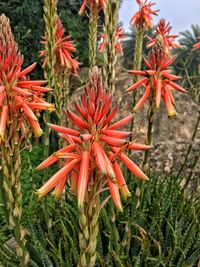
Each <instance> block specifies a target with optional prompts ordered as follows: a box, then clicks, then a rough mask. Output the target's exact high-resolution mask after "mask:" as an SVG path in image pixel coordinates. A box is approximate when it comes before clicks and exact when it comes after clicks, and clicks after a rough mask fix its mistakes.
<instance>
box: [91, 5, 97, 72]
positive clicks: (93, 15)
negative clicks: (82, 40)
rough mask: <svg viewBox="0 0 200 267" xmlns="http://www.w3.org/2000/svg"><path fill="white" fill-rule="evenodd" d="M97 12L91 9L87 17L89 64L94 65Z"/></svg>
mask: <svg viewBox="0 0 200 267" xmlns="http://www.w3.org/2000/svg"><path fill="white" fill-rule="evenodd" d="M97 31H98V14H96V12H95V11H94V10H93V9H92V10H91V11H90V17H89V65H90V68H93V67H94V66H95V65H96V54H97Z"/></svg>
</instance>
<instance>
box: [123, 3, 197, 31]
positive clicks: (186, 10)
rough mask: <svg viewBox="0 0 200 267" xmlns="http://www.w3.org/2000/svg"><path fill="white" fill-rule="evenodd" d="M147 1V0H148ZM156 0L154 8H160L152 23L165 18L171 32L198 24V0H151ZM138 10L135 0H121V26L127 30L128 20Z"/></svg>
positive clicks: (188, 28) (187, 28)
mask: <svg viewBox="0 0 200 267" xmlns="http://www.w3.org/2000/svg"><path fill="white" fill-rule="evenodd" d="M148 2H149V1H148ZM151 2H156V5H155V6H153V10H154V9H160V12H159V13H158V16H154V19H153V24H157V22H158V20H159V19H160V18H165V19H166V21H167V22H170V25H171V26H172V31H171V33H174V34H178V33H179V32H180V31H185V30H190V28H191V25H192V24H195V25H196V24H198V25H199V26H200V0H151ZM137 10H138V4H137V2H136V0H123V3H122V7H121V10H120V17H119V19H120V21H121V22H123V28H124V29H125V30H126V31H128V29H129V25H130V24H129V21H130V19H131V17H132V16H133V15H134V13H135V12H136V11H137Z"/></svg>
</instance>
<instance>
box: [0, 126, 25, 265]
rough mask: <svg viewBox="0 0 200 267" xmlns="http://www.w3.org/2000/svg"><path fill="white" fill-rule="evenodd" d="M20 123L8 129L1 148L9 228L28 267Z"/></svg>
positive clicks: (20, 255) (20, 258) (21, 261)
mask: <svg viewBox="0 0 200 267" xmlns="http://www.w3.org/2000/svg"><path fill="white" fill-rule="evenodd" d="M17 123H18V122H14V123H13V127H9V126H8V127H7V130H6V134H5V136H6V138H5V140H7V141H6V144H3V145H2V147H1V153H2V167H3V173H4V181H3V189H4V191H5V195H6V200H7V210H8V214H9V226H10V228H11V229H12V230H13V232H14V236H15V240H16V243H17V247H16V251H17V255H18V257H19V260H20V266H21V267H27V266H28V262H29V253H28V251H27V249H26V247H25V244H26V239H25V234H26V232H25V230H24V229H23V227H22V226H21V214H22V208H21V201H22V194H21V183H20V174H21V157H20V148H19V134H18V132H17V133H14V132H13V131H15V130H14V129H16V126H17Z"/></svg>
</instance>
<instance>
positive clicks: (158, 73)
mask: <svg viewBox="0 0 200 267" xmlns="http://www.w3.org/2000/svg"><path fill="white" fill-rule="evenodd" d="M175 59H176V57H175V56H174V57H172V58H169V57H168V56H167V55H166V53H165V49H163V47H162V45H161V46H160V45H156V46H155V47H154V48H153V49H152V51H151V53H150V54H149V56H148V59H144V64H145V66H146V67H147V70H144V71H140V70H139V71H138V70H129V71H128V72H129V73H130V74H134V75H140V76H142V79H140V80H139V81H138V82H136V83H134V84H133V85H132V86H130V87H129V88H128V89H127V90H126V91H127V92H130V91H133V90H135V89H137V88H138V87H140V86H143V87H144V89H145V91H144V94H143V96H142V97H141V99H140V100H139V101H138V102H137V104H136V105H135V108H134V111H137V110H138V109H139V108H140V107H141V106H142V105H143V104H144V102H145V101H146V100H147V99H148V98H149V97H150V96H151V94H152V93H153V95H155V97H154V104H155V107H156V109H158V108H159V106H160V102H161V99H163V100H164V102H165V104H166V107H167V111H168V115H169V116H170V117H171V116H174V115H176V110H175V101H174V98H173V96H172V92H173V91H174V90H175V91H179V92H183V93H186V92H187V91H186V90H185V89H184V88H182V87H181V86H180V85H178V84H177V83H175V81H176V80H178V79H180V78H181V77H179V76H176V75H174V74H172V73H171V70H169V69H168V67H169V66H170V65H171V64H172V63H173V62H174V60H175Z"/></svg>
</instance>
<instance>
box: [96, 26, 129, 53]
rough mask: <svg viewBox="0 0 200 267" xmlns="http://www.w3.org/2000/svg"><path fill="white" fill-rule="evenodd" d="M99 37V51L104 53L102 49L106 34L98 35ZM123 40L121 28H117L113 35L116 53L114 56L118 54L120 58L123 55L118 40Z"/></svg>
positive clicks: (123, 34)
mask: <svg viewBox="0 0 200 267" xmlns="http://www.w3.org/2000/svg"><path fill="white" fill-rule="evenodd" d="M99 36H100V38H101V39H102V40H101V43H100V45H99V51H100V52H101V53H102V52H103V51H104V48H105V40H106V34H105V33H100V35H99ZM124 38H126V35H125V33H124V30H123V29H122V28H121V27H117V29H116V33H115V39H116V44H115V51H116V54H118V53H119V54H120V55H121V56H122V55H123V50H122V46H121V43H120V40H122V39H124Z"/></svg>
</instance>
